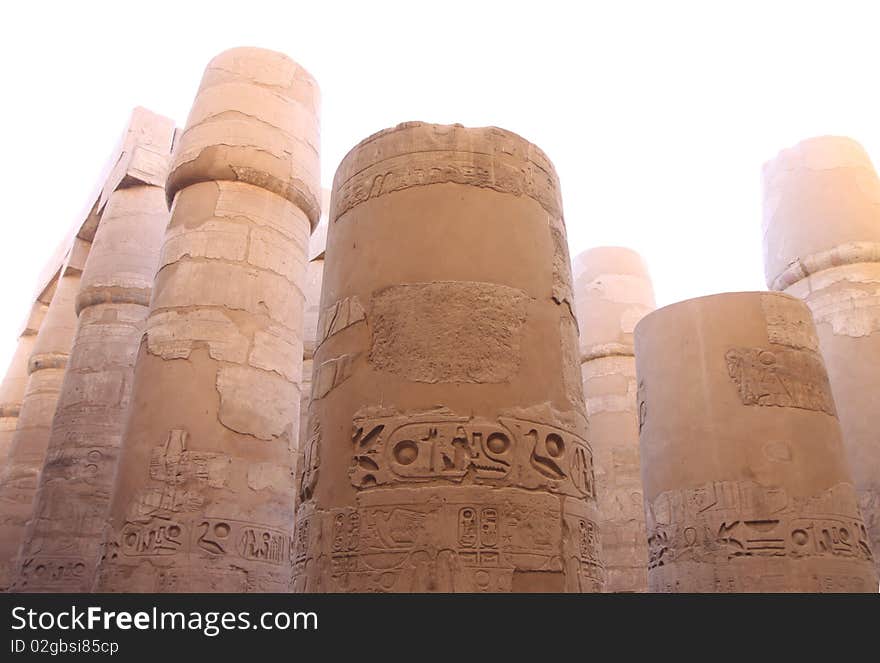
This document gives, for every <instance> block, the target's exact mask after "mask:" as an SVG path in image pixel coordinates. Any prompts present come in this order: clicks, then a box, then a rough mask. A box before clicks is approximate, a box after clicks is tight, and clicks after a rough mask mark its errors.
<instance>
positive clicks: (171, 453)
mask: <svg viewBox="0 0 880 663" xmlns="http://www.w3.org/2000/svg"><path fill="white" fill-rule="evenodd" d="M187 437H188V433H187V432H186V431H185V430H182V429H173V430H171V431H170V432H169V433H168V438H167V439H166V441H165V443H164V444H162V445H159V446H157V447H155V448H154V449H153V453H152V455H151V456H150V478H151V479H153V480H154V481H157V482H159V483H160V484H161V485H160V486H156V487H151V488H147V489H146V490H144V491H142V492H141V493H140V495H139V496H138V499H137V501H136V503H135V505H134V514H133V515H134V516H136V517H137V518H142V517H145V516H149V515H151V514H155V513H167V512H172V513H176V512H181V511H194V510H196V509H198V508H199V507H201V505H202V503H203V502H204V498H203V496H202V495H201V493H200V492H199V490H197V488H198V487H200V486H208V487H211V488H222V487H223V486H225V485H226V482H227V480H228V474H229V464H230V462H231V460H230V458H229V456H227V455H226V454H220V453H209V452H195V451H188V450H187V448H186V441H187Z"/></svg>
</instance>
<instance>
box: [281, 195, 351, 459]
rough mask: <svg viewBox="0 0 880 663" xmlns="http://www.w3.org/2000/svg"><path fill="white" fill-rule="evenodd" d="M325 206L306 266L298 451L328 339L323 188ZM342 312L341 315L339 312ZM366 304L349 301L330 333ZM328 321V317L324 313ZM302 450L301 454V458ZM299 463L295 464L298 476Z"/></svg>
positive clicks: (326, 198)
mask: <svg viewBox="0 0 880 663" xmlns="http://www.w3.org/2000/svg"><path fill="white" fill-rule="evenodd" d="M321 209H322V214H323V216H322V217H321V223H320V224H318V227H317V228H315V232H313V233H312V236H311V237H310V238H309V262H308V264H307V265H306V276H305V279H304V282H303V283H304V285H303V290H304V292H305V306H304V308H303V361H302V389H301V393H300V406H299V442H298V444H297V450H299V449H302V448H303V447H305V443H306V438H307V436H308V415H309V402H310V401H311V397H312V371H313V366H312V365H313V361H312V359H313V357H314V356H315V348H316V347H317V346H318V344H319V343H320V342H321V340H322V339H323V338H324V336H325V334H324V331H323V330H319V329H318V318H319V317H320V313H321V283H322V281H323V278H324V250H325V248H326V245H327V226H328V223H327V215H328V213H329V211H330V190H329V189H323V190H322V192H321ZM340 313H341V314H342V315H341V316H340V315H339V314H340ZM361 313H362V307H359V305H358V304H352V303H351V302H349V304H348V305H347V307H346V308H345V309H344V310H342V311H337V312H335V313H334V315H331V316H329V319H330V320H338V322H331V323H329V324H330V328H329V329H327V335H329V334H330V333H331V332H332V331H333V330H334V329H335V330H337V331H338V330H340V329H342V328H344V327H347V326H349V325H350V324H352V323H353V321H355V320H357V319H360V316H361ZM323 319H324V321H325V323H326V320H327V319H328V316H324V318H323ZM298 458H299V453H297V459H298ZM295 474H296V466H294V475H295Z"/></svg>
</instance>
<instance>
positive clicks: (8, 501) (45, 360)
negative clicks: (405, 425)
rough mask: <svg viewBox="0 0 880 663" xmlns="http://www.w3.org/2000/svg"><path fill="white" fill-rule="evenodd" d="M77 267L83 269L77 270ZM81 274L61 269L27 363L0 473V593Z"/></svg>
mask: <svg viewBox="0 0 880 663" xmlns="http://www.w3.org/2000/svg"><path fill="white" fill-rule="evenodd" d="M77 267H79V268H81V265H77ZM79 282H80V271H79V269H75V268H70V267H65V268H63V269H62V270H61V273H60V275H59V277H58V284H57V285H56V287H55V294H54V295H53V297H52V301H51V303H50V304H49V309H48V311H47V312H46V317H45V319H44V320H43V323H42V325H41V326H40V331H39V332H38V333H37V337H36V341H35V342H34V350H33V353H32V354H31V357H30V360H29V362H28V372H29V375H28V381H27V387H26V389H25V394H24V399H23V400H22V404H21V411H20V412H19V417H18V427H17V428H16V431H15V434H14V435H13V437H12V443H11V444H10V447H9V455H8V456H7V459H6V464H5V465H4V466H3V469H2V472H0V588H3V589H6V588H8V587H9V585H10V583H11V582H12V579H13V573H14V568H15V565H16V563H17V557H18V551H19V547H20V546H21V542H22V538H23V536H24V530H25V523H26V522H27V520H28V518H30V515H31V511H32V509H33V502H34V495H35V494H36V490H37V484H38V481H39V477H40V471H41V470H42V468H43V463H44V461H45V458H46V449H47V448H48V445H49V434H50V432H51V430H52V418H53V416H54V415H55V407H56V405H57V403H58V396H59V394H60V393H61V382H62V380H63V379H64V371H65V368H66V366H67V357H68V355H69V353H70V347H71V344H72V343H73V335H74V332H75V330H76V308H75V304H74V303H75V300H76V293H77V291H78V290H79Z"/></svg>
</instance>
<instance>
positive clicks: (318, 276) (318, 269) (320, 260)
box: [297, 189, 330, 459]
mask: <svg viewBox="0 0 880 663" xmlns="http://www.w3.org/2000/svg"><path fill="white" fill-rule="evenodd" d="M329 210H330V190H329V189H322V190H321V215H322V216H321V221H320V223H319V224H318V227H317V228H315V232H313V233H312V236H311V237H310V238H309V262H308V264H307V265H306V276H305V279H304V286H303V290H304V292H305V298H306V301H305V307H304V309H303V367H302V393H301V397H300V407H299V422H300V424H299V447H298V449H299V453H298V454H297V459H299V457H300V456H301V455H302V449H303V447H304V446H305V442H306V438H307V437H308V413H309V400H310V399H311V395H312V359H313V358H314V355H315V346H316V345H317V343H318V317H319V314H320V311H321V282H322V280H323V277H324V252H325V249H326V247H327V214H328V212H329Z"/></svg>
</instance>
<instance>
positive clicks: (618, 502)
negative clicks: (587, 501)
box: [574, 247, 654, 592]
mask: <svg viewBox="0 0 880 663" xmlns="http://www.w3.org/2000/svg"><path fill="white" fill-rule="evenodd" d="M574 297H575V303H576V304H577V306H576V311H577V317H578V323H579V326H580V352H581V374H582V376H583V382H584V395H585V397H586V405H587V417H588V418H589V421H590V442H591V444H592V447H593V452H594V453H595V464H596V493H597V498H598V502H599V514H600V517H601V520H600V523H599V529H600V532H601V536H602V558H603V561H604V562H605V571H606V575H607V581H606V583H605V591H607V592H644V591H646V590H647V586H648V580H647V574H646V568H647V560H648V547H647V535H646V533H645V508H644V502H643V499H642V479H641V474H640V470H639V430H638V415H637V412H636V359H635V353H634V350H633V336H632V333H633V329H634V328H635V325H636V323H637V322H638V321H639V320H641V318H642V317H643V316H644V315H645V314H647V313H649V312H651V311H652V310H653V309H654V290H653V287H652V286H651V280H650V278H649V276H648V271H647V268H646V267H645V263H644V261H643V260H642V258H641V256H639V254H638V253H636V252H635V251H633V250H631V249H626V248H621V247H598V248H594V249H589V250H587V251H584V252H583V253H581V254H580V255H578V256H577V257H576V258H575V260H574Z"/></svg>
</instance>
